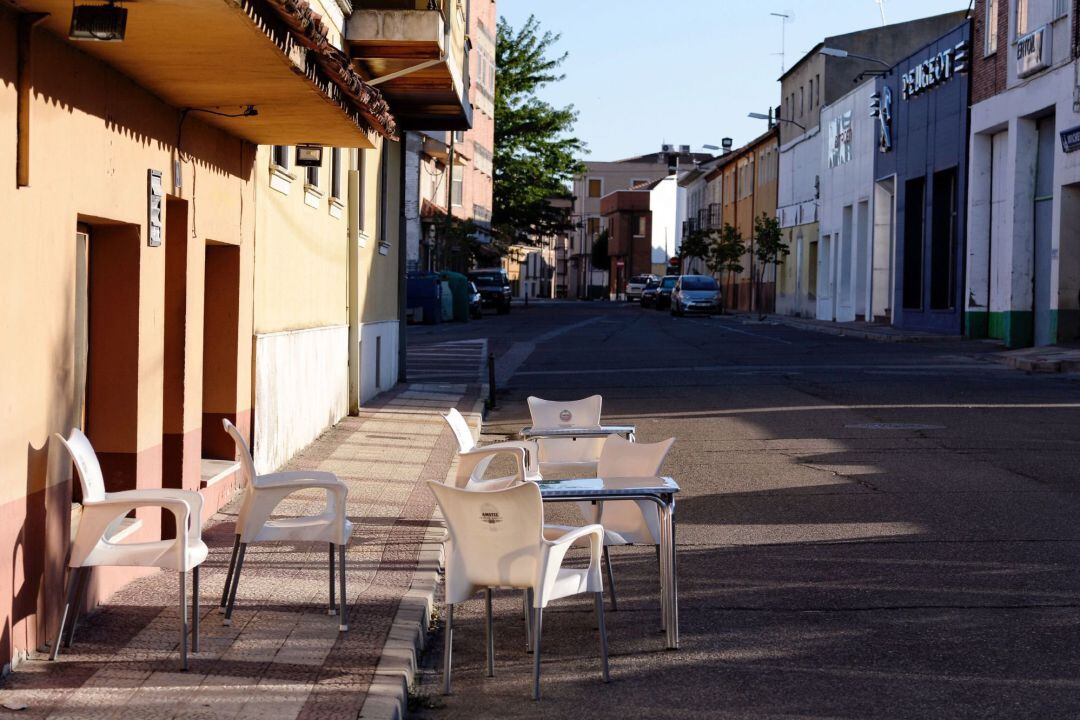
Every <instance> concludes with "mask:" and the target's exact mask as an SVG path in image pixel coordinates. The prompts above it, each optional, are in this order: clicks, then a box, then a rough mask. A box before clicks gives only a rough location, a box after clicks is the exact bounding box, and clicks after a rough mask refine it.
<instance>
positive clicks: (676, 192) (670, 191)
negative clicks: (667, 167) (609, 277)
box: [649, 175, 687, 275]
mask: <svg viewBox="0 0 1080 720" xmlns="http://www.w3.org/2000/svg"><path fill="white" fill-rule="evenodd" d="M686 196H687V192H686V188H684V187H682V185H681V184H680V183H679V181H678V176H677V175H668V176H667V177H665V178H661V179H660V180H657V181H656V182H655V183H653V184H652V186H651V187H650V189H649V212H650V213H651V214H652V237H651V240H652V242H651V244H652V265H653V273H655V274H657V275H663V274H664V272H665V268H666V267H667V262H668V260H669V259H670V258H673V257H675V255H677V254H678V252H679V246H680V245H681V244H682V227H683V221H684V220H686V217H687V214H686Z"/></svg>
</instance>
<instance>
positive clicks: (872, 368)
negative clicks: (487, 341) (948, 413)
mask: <svg viewBox="0 0 1080 720" xmlns="http://www.w3.org/2000/svg"><path fill="white" fill-rule="evenodd" d="M832 370H853V371H856V372H866V373H868V374H870V373H878V372H881V371H885V370H891V371H895V372H904V371H907V372H920V373H921V372H926V371H931V370H933V371H943V370H951V371H956V372H970V371H972V370H996V371H999V372H1011V371H1010V369H1009V368H1007V367H1005V366H1004V365H986V364H983V363H977V362H973V363H967V364H952V365H877V364H875V365H682V366H679V365H674V366H668V367H644V368H577V369H574V370H523V371H519V372H517V373H515V375H614V376H617V375H620V374H624V373H670V372H679V371H683V372H723V373H728V374H732V373H740V374H753V373H762V374H784V373H791V374H803V373H807V372H813V371H832Z"/></svg>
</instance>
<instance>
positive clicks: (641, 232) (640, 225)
mask: <svg viewBox="0 0 1080 720" xmlns="http://www.w3.org/2000/svg"><path fill="white" fill-rule="evenodd" d="M634 237H645V216H644V215H638V216H637V232H635V233H634Z"/></svg>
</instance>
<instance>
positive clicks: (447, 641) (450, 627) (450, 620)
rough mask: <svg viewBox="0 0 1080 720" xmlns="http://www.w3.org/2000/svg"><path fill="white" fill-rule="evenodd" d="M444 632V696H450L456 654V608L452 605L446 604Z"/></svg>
mask: <svg viewBox="0 0 1080 720" xmlns="http://www.w3.org/2000/svg"><path fill="white" fill-rule="evenodd" d="M443 632H444V633H445V634H444V635H443V695H449V694H450V668H451V666H452V665H453V653H454V606H453V605H452V604H450V603H447V604H446V630H444V631H443Z"/></svg>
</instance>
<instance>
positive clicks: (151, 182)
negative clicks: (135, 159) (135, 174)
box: [146, 170, 165, 247]
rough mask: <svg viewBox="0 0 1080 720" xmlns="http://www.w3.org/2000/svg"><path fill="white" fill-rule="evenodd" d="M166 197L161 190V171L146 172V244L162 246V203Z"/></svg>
mask: <svg viewBox="0 0 1080 720" xmlns="http://www.w3.org/2000/svg"><path fill="white" fill-rule="evenodd" d="M164 197H165V194H164V192H163V191H162V189H161V171H160V170H147V171H146V244H147V245H149V246H150V247H157V246H158V245H160V244H161V203H162V201H163V199H164Z"/></svg>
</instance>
